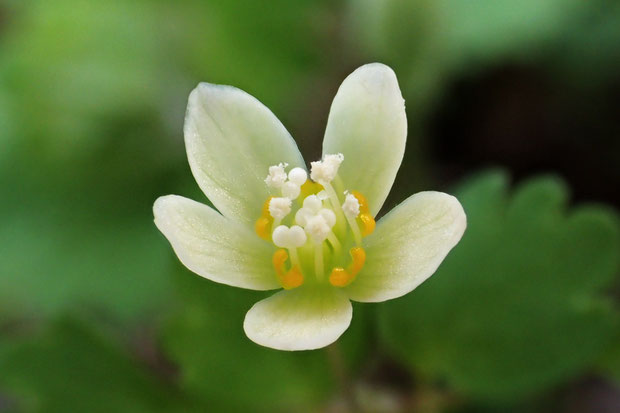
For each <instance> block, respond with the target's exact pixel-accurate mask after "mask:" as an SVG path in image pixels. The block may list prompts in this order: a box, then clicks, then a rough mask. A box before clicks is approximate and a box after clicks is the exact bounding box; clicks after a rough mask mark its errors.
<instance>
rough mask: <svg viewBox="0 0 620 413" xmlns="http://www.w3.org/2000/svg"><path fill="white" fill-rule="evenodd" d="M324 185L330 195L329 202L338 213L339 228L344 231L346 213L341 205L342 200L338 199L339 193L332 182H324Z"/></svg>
mask: <svg viewBox="0 0 620 413" xmlns="http://www.w3.org/2000/svg"><path fill="white" fill-rule="evenodd" d="M323 186H324V187H325V192H327V196H328V197H329V202H330V204H331V205H332V209H333V210H334V211H335V213H336V217H337V220H336V222H338V228H339V230H340V231H343V230H344V228H343V225H344V213H343V212H342V207H341V206H340V200H339V199H338V195H337V194H336V191H334V188H333V187H332V186H331V185H330V184H324V185H323Z"/></svg>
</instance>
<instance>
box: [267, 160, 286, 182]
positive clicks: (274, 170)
mask: <svg viewBox="0 0 620 413" xmlns="http://www.w3.org/2000/svg"><path fill="white" fill-rule="evenodd" d="M287 166H288V164H287V163H281V164H278V165H273V166H270V167H269V175H267V178H265V183H266V184H267V186H269V187H271V188H281V187H282V185H283V184H284V182H285V181H286V172H284V168H286V167H287Z"/></svg>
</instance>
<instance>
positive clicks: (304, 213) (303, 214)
mask: <svg viewBox="0 0 620 413" xmlns="http://www.w3.org/2000/svg"><path fill="white" fill-rule="evenodd" d="M313 216H314V214H313V213H312V212H311V211H310V210H309V209H307V208H299V210H298V211H297V213H296V214H295V222H296V223H298V224H299V225H301V226H302V227H305V226H306V224H307V223H308V218H311V217H313Z"/></svg>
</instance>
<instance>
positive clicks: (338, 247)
mask: <svg viewBox="0 0 620 413" xmlns="http://www.w3.org/2000/svg"><path fill="white" fill-rule="evenodd" d="M343 160H344V156H343V155H342V154H334V155H325V156H324V157H323V159H322V160H321V161H317V162H312V163H311V172H310V179H308V174H307V172H306V171H305V170H304V169H302V168H293V169H291V170H290V171H289V172H288V173H287V172H286V167H287V166H288V165H287V164H279V165H274V166H271V167H269V175H268V176H267V178H265V183H266V184H267V186H268V187H269V188H270V189H271V191H272V192H278V191H279V194H278V195H280V196H272V197H269V199H267V200H266V201H265V203H264V205H263V209H262V213H261V216H260V218H259V219H258V220H257V221H256V224H255V230H256V233H257V234H258V235H259V236H260V237H261V238H263V239H265V240H268V241H271V242H273V243H274V244H275V245H276V246H277V247H278V248H279V249H278V250H276V252H275V253H274V254H273V259H272V261H273V266H274V269H275V273H276V276H277V277H278V279H279V281H280V283H281V284H282V286H283V287H284V288H285V289H291V288H295V287H299V286H300V285H302V284H304V283H305V282H318V283H321V282H323V281H324V278H325V274H326V268H327V269H329V270H330V271H329V278H328V280H329V283H330V284H332V285H333V286H336V287H345V286H347V285H349V284H350V283H351V282H353V280H354V279H355V277H356V276H357V274H358V273H359V272H360V271H361V269H362V268H363V266H364V263H365V261H366V252H365V251H364V249H363V248H362V237H364V236H367V235H370V234H371V233H372V232H373V230H374V228H375V220H374V218H373V217H372V215H371V214H370V211H369V209H368V202H367V200H366V198H365V197H364V196H363V195H362V194H361V193H359V192H358V191H351V192H348V191H343V190H342V189H343V188H342V182H341V181H340V179H339V177H338V169H339V167H340V164H341V163H342V162H343ZM335 187H336V188H338V191H337V190H336V189H335ZM338 193H341V194H342V195H341V196H339V195H338ZM294 209H297V210H296V211H295V212H294ZM293 212H294V213H293ZM344 247H347V248H348V249H349V254H348V256H343V254H342V251H343V248H344ZM287 261H289V264H288V265H287ZM345 267H346V268H345ZM311 273H314V275H315V276H314V277H307V275H308V274H311Z"/></svg>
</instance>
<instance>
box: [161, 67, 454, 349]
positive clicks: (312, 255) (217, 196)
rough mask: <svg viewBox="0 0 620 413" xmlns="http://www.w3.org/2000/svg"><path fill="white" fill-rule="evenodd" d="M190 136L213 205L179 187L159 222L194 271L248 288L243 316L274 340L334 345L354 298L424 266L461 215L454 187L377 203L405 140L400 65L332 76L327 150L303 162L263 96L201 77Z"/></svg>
mask: <svg viewBox="0 0 620 413" xmlns="http://www.w3.org/2000/svg"><path fill="white" fill-rule="evenodd" d="M184 133H185V144H186V149H187V156H188V160H189V164H190V167H191V170H192V173H193V175H194V177H195V179H196V181H197V182H198V185H199V186H200V188H201V189H202V191H203V192H204V193H205V195H206V196H207V197H208V198H209V200H210V201H211V202H212V203H213V205H214V206H215V208H217V210H216V209H213V208H211V207H209V206H206V205H204V204H201V203H198V202H195V201H192V200H190V199H187V198H183V197H181V196H177V195H167V196H162V197H160V198H159V199H157V201H156V202H155V205H154V207H153V209H154V215H155V224H156V225H157V227H158V228H159V230H160V231H161V232H162V233H163V234H164V235H165V236H166V238H167V239H168V240H169V241H170V244H171V245H172V247H173V249H174V251H175V253H176V255H177V256H178V258H179V259H180V260H181V262H182V263H183V264H184V265H185V266H186V267H187V268H189V269H190V270H191V271H193V272H195V273H196V274H198V275H201V276H203V277H205V278H208V279H210V280H212V281H215V282H218V283H223V284H228V285H231V286H235V287H241V288H248V289H253V290H275V289H281V291H279V292H276V293H275V294H273V295H272V296H270V297H268V298H266V299H263V300H262V301H259V302H258V303H256V304H255V305H254V306H253V307H252V308H251V309H250V310H249V311H248V313H247V315H246V317H245V321H244V324H243V328H244V330H245V333H246V334H247V336H248V337H249V338H250V339H251V340H253V341H254V342H256V343H258V344H260V345H263V346H266V347H271V348H275V349H280V350H308V349H316V348H321V347H324V346H327V345H329V344H330V343H332V342H334V341H335V340H337V339H338V337H340V335H341V334H342V333H343V332H344V331H345V330H346V329H347V328H348V326H349V324H350V322H351V318H352V306H351V300H353V301H358V302H381V301H386V300H390V299H393V298H397V297H400V296H402V295H404V294H407V293H409V292H410V291H412V290H413V289H415V288H416V287H417V286H418V285H420V284H421V283H422V282H423V281H425V280H426V279H427V278H429V277H430V276H431V275H432V274H433V273H434V272H435V270H436V269H437V267H438V266H439V264H440V263H441V262H442V261H443V259H444V258H445V257H446V255H447V254H448V252H449V251H450V250H451V249H452V248H453V247H454V246H455V245H456V244H457V243H458V241H459V240H460V239H461V236H462V235H463V232H464V230H465V227H466V218H465V213H464V211H463V208H462V206H461V204H460V203H459V202H458V200H457V199H456V198H454V197H453V196H451V195H447V194H444V193H441V192H432V191H428V192H420V193H417V194H414V195H412V196H410V197H409V198H407V199H406V200H405V201H404V202H402V203H401V204H400V205H398V206H397V207H396V208H394V209H393V210H392V211H390V212H389V213H387V214H386V215H385V216H384V217H383V218H381V220H379V222H378V223H376V222H375V217H376V215H377V213H378V212H379V210H380V209H381V207H382V205H383V203H384V201H385V199H386V197H387V195H388V193H389V191H390V188H391V187H392V184H393V182H394V178H395V176H396V172H397V171H398V168H399V167H400V164H401V161H402V159H403V154H404V150H405V141H406V135H407V120H406V116H405V106H404V100H403V98H402V95H401V92H400V88H399V86H398V81H397V79H396V76H395V74H394V72H393V71H392V70H391V69H390V68H389V67H387V66H385V65H383V64H379V63H373V64H368V65H364V66H362V67H360V68H358V69H357V70H355V71H354V72H353V73H352V74H350V75H349V76H348V77H347V78H346V79H345V80H344V82H343V83H342V85H341V86H340V88H339V90H338V93H337V94H336V97H335V98H334V101H333V103H332V106H331V110H330V113H329V118H328V121H327V129H326V132H325V137H324V140H323V156H322V158H321V159H320V160H317V161H315V162H311V163H310V165H311V166H310V170H309V171H308V170H307V169H306V164H305V162H304V160H303V158H302V156H301V154H300V153H299V150H298V149H297V146H296V144H295V141H294V140H293V139H292V137H291V136H290V134H289V133H288V132H287V130H286V129H285V128H284V126H283V125H282V124H281V123H280V121H279V120H278V119H277V118H276V117H275V116H274V115H273V113H272V112H271V111H270V110H269V109H267V108H266V107H265V106H264V105H262V104H261V103H260V102H259V101H258V100H256V99H255V98H254V97H252V96H250V95H249V94H247V93H245V92H244V91H242V90H239V89H237V88H234V87H231V86H222V85H213V84H209V83H201V84H199V85H198V86H197V87H196V89H194V90H193V91H192V92H191V94H190V96H189V103H188V108H187V115H186V118H185V127H184Z"/></svg>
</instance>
